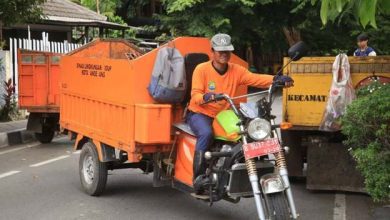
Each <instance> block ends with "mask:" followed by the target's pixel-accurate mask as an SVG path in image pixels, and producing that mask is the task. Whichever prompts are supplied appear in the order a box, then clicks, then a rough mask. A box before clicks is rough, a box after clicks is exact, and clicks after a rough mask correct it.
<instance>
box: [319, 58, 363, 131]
mask: <svg viewBox="0 0 390 220" xmlns="http://www.w3.org/2000/svg"><path fill="white" fill-rule="evenodd" d="M332 72H333V80H332V85H331V87H330V91H329V96H328V102H327V104H326V108H325V111H324V114H323V116H322V121H321V124H320V127H319V130H321V131H339V130H340V129H341V123H340V119H341V116H342V115H343V114H344V113H345V110H346V108H347V106H348V105H349V104H350V103H351V102H352V100H354V99H355V97H356V95H355V90H354V88H353V86H352V81H351V75H350V65H349V61H348V56H347V55H346V54H339V55H337V56H336V59H335V61H334V63H333V68H332Z"/></svg>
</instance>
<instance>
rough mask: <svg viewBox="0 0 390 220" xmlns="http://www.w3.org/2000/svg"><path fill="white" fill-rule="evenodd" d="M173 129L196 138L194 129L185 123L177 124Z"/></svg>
mask: <svg viewBox="0 0 390 220" xmlns="http://www.w3.org/2000/svg"><path fill="white" fill-rule="evenodd" d="M173 127H175V128H177V129H179V130H181V131H184V132H185V133H187V134H189V135H192V136H194V137H195V136H196V135H195V133H194V132H193V131H192V129H191V128H190V126H189V125H188V124H187V123H185V122H180V123H176V124H173Z"/></svg>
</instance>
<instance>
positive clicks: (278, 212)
mask: <svg viewBox="0 0 390 220" xmlns="http://www.w3.org/2000/svg"><path fill="white" fill-rule="evenodd" d="M266 200H267V206H268V214H269V218H270V219H272V220H290V219H291V215H290V211H289V208H288V202H287V198H286V195H285V194H284V192H278V193H272V194H267V195H266Z"/></svg>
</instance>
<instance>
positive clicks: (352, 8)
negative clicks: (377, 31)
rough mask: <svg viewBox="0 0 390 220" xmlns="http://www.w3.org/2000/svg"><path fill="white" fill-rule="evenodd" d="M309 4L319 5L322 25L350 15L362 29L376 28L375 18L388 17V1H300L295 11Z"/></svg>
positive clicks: (389, 6)
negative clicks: (379, 16)
mask: <svg viewBox="0 0 390 220" xmlns="http://www.w3.org/2000/svg"><path fill="white" fill-rule="evenodd" d="M309 2H310V3H311V4H312V5H313V6H314V5H316V4H320V5H321V9H320V17H321V21H322V24H323V25H326V24H327V22H328V21H332V22H334V21H335V20H336V19H337V18H343V17H345V16H348V15H352V16H353V17H354V18H355V19H356V20H357V21H358V22H359V23H360V24H361V25H362V26H363V28H365V27H366V26H367V25H371V26H372V27H374V28H377V24H376V16H377V15H379V14H383V15H390V1H388V0H300V4H299V5H298V7H297V8H296V9H295V11H296V10H297V9H300V8H303V7H304V5H306V4H307V3H309Z"/></svg>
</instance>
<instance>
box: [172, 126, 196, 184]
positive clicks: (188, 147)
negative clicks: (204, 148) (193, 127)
mask: <svg viewBox="0 0 390 220" xmlns="http://www.w3.org/2000/svg"><path fill="white" fill-rule="evenodd" d="M195 144H196V138H195V137H193V136H191V135H188V134H185V133H181V134H180V135H179V138H178V141H177V153H176V162H175V179H176V180H179V181H180V182H182V183H184V184H186V185H188V186H192V176H193V166H192V163H193V158H194V152H195Z"/></svg>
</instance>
